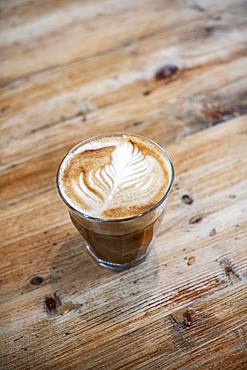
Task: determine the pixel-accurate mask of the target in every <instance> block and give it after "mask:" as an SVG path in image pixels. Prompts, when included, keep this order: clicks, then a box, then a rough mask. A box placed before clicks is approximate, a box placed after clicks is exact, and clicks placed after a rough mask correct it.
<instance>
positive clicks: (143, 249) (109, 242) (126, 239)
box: [70, 213, 161, 264]
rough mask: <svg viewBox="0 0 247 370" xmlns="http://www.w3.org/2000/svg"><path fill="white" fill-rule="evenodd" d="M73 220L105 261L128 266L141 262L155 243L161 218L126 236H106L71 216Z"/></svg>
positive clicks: (95, 252) (91, 246)
mask: <svg viewBox="0 0 247 370" xmlns="http://www.w3.org/2000/svg"><path fill="white" fill-rule="evenodd" d="M70 217H71V220H72V222H73V224H74V226H75V227H76V228H77V230H78V231H79V232H80V234H81V235H82V236H83V238H84V240H85V241H86V243H87V244H88V245H89V247H90V250H91V251H92V252H93V254H95V255H96V256H97V258H100V259H101V260H103V261H107V262H110V263H114V264H127V263H131V262H132V261H137V260H141V259H142V258H143V257H144V256H145V255H146V254H147V250H148V248H149V246H150V244H151V243H152V241H153V237H154V231H155V229H156V227H157V226H158V223H159V221H160V220H161V216H159V218H158V219H156V220H155V221H154V222H152V223H151V224H150V225H148V226H146V227H145V228H143V229H140V230H138V231H136V232H133V233H127V234H124V235H105V234H100V233H97V232H95V231H93V230H90V229H88V228H86V227H85V226H84V225H83V224H82V223H81V222H80V218H79V217H78V216H76V215H75V214H72V213H71V214H70Z"/></svg>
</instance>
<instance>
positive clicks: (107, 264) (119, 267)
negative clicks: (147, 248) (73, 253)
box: [85, 244, 147, 271]
mask: <svg viewBox="0 0 247 370" xmlns="http://www.w3.org/2000/svg"><path fill="white" fill-rule="evenodd" d="M85 246H86V249H87V251H88V253H89V255H90V256H91V257H92V258H93V259H94V261H95V262H96V263H97V264H98V265H99V266H101V267H104V268H107V269H110V270H114V271H123V270H127V269H129V268H131V267H134V266H136V265H139V263H141V262H143V261H144V260H145V258H146V257H147V254H146V255H145V256H142V257H141V258H139V259H136V260H134V261H131V262H127V263H114V262H107V261H105V260H102V259H101V258H98V257H97V256H96V255H95V254H94V252H93V251H92V249H91V248H90V246H89V245H88V244H86V245H85Z"/></svg>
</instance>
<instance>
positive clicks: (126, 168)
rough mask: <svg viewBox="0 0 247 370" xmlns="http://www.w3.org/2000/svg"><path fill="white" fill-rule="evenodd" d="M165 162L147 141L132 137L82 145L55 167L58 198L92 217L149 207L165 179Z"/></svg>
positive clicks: (158, 196)
mask: <svg viewBox="0 0 247 370" xmlns="http://www.w3.org/2000/svg"><path fill="white" fill-rule="evenodd" d="M168 172H169V169H168V167H167V164H166V161H165V160H164V159H163V158H162V156H161V155H160V154H159V153H158V151H157V149H156V151H155V150H154V147H152V146H151V144H148V145H147V144H146V143H144V142H142V141H140V139H136V138H135V137H134V136H133V137H132V136H126V135H123V136H120V137H114V136H113V137H108V138H104V139H98V140H96V141H92V142H91V143H87V144H84V145H83V144H82V146H81V147H79V149H78V150H76V151H75V152H74V153H73V154H70V155H68V157H66V158H65V160H64V162H63V164H62V166H61V170H60V183H61V184H60V185H62V186H61V189H62V193H63V196H64V197H65V198H66V200H67V201H68V203H70V204H71V205H72V206H73V207H74V208H76V209H77V210H78V211H82V212H84V213H87V214H88V215H91V216H94V217H103V218H119V217H120V218H121V217H129V216H132V215H134V214H137V213H140V212H143V211H144V210H146V209H148V208H150V207H152V206H153V205H154V204H155V203H156V202H157V201H159V199H161V197H162V196H163V194H164V193H165V191H166V189H167V186H168V182H169V173H168Z"/></svg>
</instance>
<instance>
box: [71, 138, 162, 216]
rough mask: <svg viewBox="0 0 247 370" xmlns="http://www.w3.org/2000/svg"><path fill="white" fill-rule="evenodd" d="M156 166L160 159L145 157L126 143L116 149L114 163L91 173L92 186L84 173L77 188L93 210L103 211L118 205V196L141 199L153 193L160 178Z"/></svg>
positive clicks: (75, 186)
mask: <svg viewBox="0 0 247 370" xmlns="http://www.w3.org/2000/svg"><path fill="white" fill-rule="evenodd" d="M155 166H157V161H155V160H154V159H153V158H152V157H149V156H145V155H144V154H143V153H142V152H141V150H140V149H139V148H138V147H137V145H133V144H132V143H130V142H126V143H123V144H121V145H119V146H117V147H116V149H115V150H114V151H113V153H112V158H111V163H109V164H107V165H105V166H104V167H102V168H97V169H96V170H91V171H90V172H89V173H88V176H87V183H88V184H89V186H87V185H86V183H85V181H84V179H83V175H82V174H81V175H80V177H79V180H78V181H74V184H73V187H74V191H75V192H76V193H77V194H78V195H79V196H80V197H81V198H82V199H83V201H84V202H85V204H86V205H87V206H88V207H89V208H90V209H91V211H97V213H99V211H100V212H103V210H105V209H108V208H111V206H114V204H115V205H116V199H119V198H121V199H124V198H126V199H127V198H128V199H130V198H132V199H133V198H135V199H141V198H142V197H145V196H147V195H148V194H149V193H150V192H152V188H153V186H154V185H155V183H156V181H157V175H156V176H155V173H157V172H155V171H153V169H154V168H155ZM91 189H93V190H94V191H92V190H91Z"/></svg>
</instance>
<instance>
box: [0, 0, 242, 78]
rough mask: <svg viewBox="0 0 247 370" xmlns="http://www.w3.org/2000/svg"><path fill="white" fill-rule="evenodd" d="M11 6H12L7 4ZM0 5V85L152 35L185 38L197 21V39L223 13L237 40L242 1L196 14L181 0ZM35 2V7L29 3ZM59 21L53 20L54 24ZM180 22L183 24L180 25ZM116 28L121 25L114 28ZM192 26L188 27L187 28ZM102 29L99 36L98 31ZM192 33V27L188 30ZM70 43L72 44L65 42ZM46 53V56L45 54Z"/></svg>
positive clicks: (214, 5)
mask: <svg viewBox="0 0 247 370" xmlns="http://www.w3.org/2000/svg"><path fill="white" fill-rule="evenodd" d="M11 3H12V2H11ZM11 3H10V4H6V2H3V3H2V4H1V10H2V11H1V25H2V26H1V28H2V29H1V40H0V52H1V65H2V69H1V82H2V84H6V83H8V82H10V81H13V80H14V79H16V78H23V76H24V77H25V76H26V77H29V76H30V75H32V74H34V73H37V72H39V71H46V70H49V69H50V68H53V69H54V68H57V67H59V66H62V65H65V64H71V63H75V62H77V61H81V60H84V59H86V58H90V57H92V56H95V55H99V54H104V53H107V52H108V53H109V52H111V51H112V50H114V49H116V48H119V47H121V46H126V45H127V46H128V45H133V43H134V46H135V44H136V43H138V41H139V40H142V39H145V38H148V37H150V36H152V35H153V34H158V33H162V32H163V33H165V34H166V36H168V37H169V35H170V34H172V33H173V34H174V33H175V34H179V35H185V34H186V33H189V32H190V31H191V28H190V27H191V25H192V24H193V21H195V22H197V25H198V27H197V34H196V35H195V36H194V37H197V36H198V34H200V33H202V34H203V35H205V36H206V37H208V36H210V35H211V33H212V29H211V27H212V24H213V25H214V24H219V30H220V29H221V26H220V23H221V21H222V20H223V22H224V14H225V13H226V12H227V15H228V17H230V18H229V19H228V25H231V26H232V27H233V26H234V28H232V31H233V32H234V35H235V37H236V38H237V41H239V40H240V39H241V30H242V26H243V22H242V24H241V23H239V22H238V21H237V20H238V19H241V20H242V21H243V20H244V18H243V17H244V11H245V2H244V1H238V2H237V5H236V2H234V4H233V2H232V1H231V0H227V1H224V3H222V2H221V1H205V2H204V5H203V9H204V10H205V11H203V12H200V11H199V12H198V11H196V10H195V9H193V7H191V4H190V2H189V1H188V2H187V1H186V2H183V1H179V0H176V1H171V0H169V1H166V3H165V4H164V2H163V1H161V0H156V1H151V0H143V1H141V2H134V3H133V2H132V1H130V0H128V1H127V0H126V1H124V2H116V1H113V0H104V1H102V2H101V4H100V5H99V3H98V2H97V1H95V0H94V1H84V2H81V1H73V2H71V1H68V0H67V1H61V2H59V3H57V2H51V1H43V2H42V5H38V6H37V5H36V2H33V1H23V2H21V3H19V4H18V3H17V4H16V3H15V2H14V3H13V5H12V4H11ZM33 3H35V6H34V4H33ZM58 19H59V21H57V20H58ZM182 19H186V23H184V22H181V20H182ZM120 25H121V27H120ZM192 27H193V26H192ZM102 30H103V32H102ZM192 30H193V29H192ZM71 40H73V42H71ZM44 50H45V51H47V50H48V51H49V52H45V53H44Z"/></svg>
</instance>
